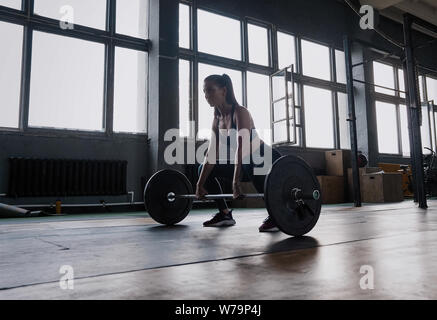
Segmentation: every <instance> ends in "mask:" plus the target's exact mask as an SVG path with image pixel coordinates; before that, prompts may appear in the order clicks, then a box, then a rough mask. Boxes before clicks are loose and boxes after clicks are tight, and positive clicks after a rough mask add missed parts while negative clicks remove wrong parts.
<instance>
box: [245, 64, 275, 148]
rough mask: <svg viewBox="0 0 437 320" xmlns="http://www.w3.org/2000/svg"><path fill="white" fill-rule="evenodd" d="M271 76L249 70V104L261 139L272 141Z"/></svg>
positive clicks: (267, 141)
mask: <svg viewBox="0 0 437 320" xmlns="http://www.w3.org/2000/svg"><path fill="white" fill-rule="evenodd" d="M268 87H269V77H268V76H265V75H262V74H257V73H253V72H247V104H248V109H249V111H250V113H251V115H252V118H253V121H254V122H255V127H256V129H257V132H258V134H259V136H260V137H261V139H262V140H263V141H265V142H266V143H268V144H270V143H271V130H270V123H271V119H270V107H269V106H270V98H269V91H268V89H266V88H268Z"/></svg>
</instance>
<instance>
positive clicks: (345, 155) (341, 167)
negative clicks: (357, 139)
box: [325, 150, 351, 176]
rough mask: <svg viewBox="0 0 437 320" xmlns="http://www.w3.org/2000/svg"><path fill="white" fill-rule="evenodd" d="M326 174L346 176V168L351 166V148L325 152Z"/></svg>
mask: <svg viewBox="0 0 437 320" xmlns="http://www.w3.org/2000/svg"><path fill="white" fill-rule="evenodd" d="M325 161H326V175H327V176H346V173H347V172H346V169H347V168H349V167H350V166H351V164H350V162H351V151H350V150H331V151H326V152H325Z"/></svg>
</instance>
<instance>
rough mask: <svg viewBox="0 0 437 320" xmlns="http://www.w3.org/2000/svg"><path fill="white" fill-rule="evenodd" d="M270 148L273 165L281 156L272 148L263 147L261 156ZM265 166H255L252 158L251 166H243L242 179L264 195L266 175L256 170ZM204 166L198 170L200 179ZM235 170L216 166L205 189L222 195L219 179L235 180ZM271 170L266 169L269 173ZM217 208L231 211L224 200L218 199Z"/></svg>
mask: <svg viewBox="0 0 437 320" xmlns="http://www.w3.org/2000/svg"><path fill="white" fill-rule="evenodd" d="M265 148H269V149H270V150H271V151H272V164H273V163H274V162H275V161H276V160H277V159H279V158H280V157H281V154H280V153H279V152H278V151H277V150H276V149H274V148H273V149H272V148H271V147H270V146H265V145H264V144H262V145H261V156H263V155H264V149H265ZM263 166H264V164H263V163H261V164H255V163H254V162H253V159H252V157H251V158H250V164H242V172H241V173H242V179H241V181H243V182H248V181H252V183H253V185H254V186H255V189H256V191H257V192H258V193H264V181H265V178H266V175H259V174H254V168H263ZM202 168H203V164H202V165H200V166H199V169H198V177H200V173H201V172H202ZM234 169H235V164H231V163H227V164H220V163H218V164H215V165H214V168H213V170H212V171H211V173H210V174H209V176H208V178H207V179H206V181H205V185H204V187H205V189H206V191H208V193H209V194H222V193H223V189H222V187H221V185H220V182H219V181H218V180H217V178H224V179H226V180H230V181H232V180H233V177H234ZM268 169H269V168H266V170H267V171H268ZM215 202H216V203H217V207H218V208H219V210H220V211H223V210H225V209H229V208H228V206H227V204H226V201H225V200H224V199H216V200H215Z"/></svg>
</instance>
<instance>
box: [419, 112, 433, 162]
mask: <svg viewBox="0 0 437 320" xmlns="http://www.w3.org/2000/svg"><path fill="white" fill-rule="evenodd" d="M429 129H430V127H429V112H428V106H427V105H424V106H422V126H421V127H420V134H421V137H422V148H423V153H424V154H430V153H431V151H429V150H428V149H425V147H427V148H431V134H430V132H429Z"/></svg>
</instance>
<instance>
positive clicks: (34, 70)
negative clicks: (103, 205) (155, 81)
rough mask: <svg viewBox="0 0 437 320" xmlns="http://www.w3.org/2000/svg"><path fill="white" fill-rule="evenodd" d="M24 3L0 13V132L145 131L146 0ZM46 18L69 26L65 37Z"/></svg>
mask: <svg viewBox="0 0 437 320" xmlns="http://www.w3.org/2000/svg"><path fill="white" fill-rule="evenodd" d="M27 2H29V3H31V4H34V5H33V6H32V5H31V6H30V7H29V8H27V10H28V12H27V13H26V15H23V13H21V12H15V11H11V10H8V12H7V13H6V12H5V11H0V41H1V42H2V43H3V44H5V46H3V47H4V49H5V50H0V97H1V103H0V112H1V114H2V116H1V117H0V128H15V129H20V130H21V131H23V132H26V133H33V132H41V131H44V132H48V133H50V132H51V133H56V134H59V133H60V132H61V131H62V130H69V131H70V134H71V131H72V130H74V131H75V133H76V134H80V132H79V131H84V132H85V134H86V135H90V134H91V135H99V136H105V135H108V134H109V135H111V134H113V133H114V132H116V133H118V132H122V133H128V134H138V133H145V132H146V120H147V96H148V94H147V79H148V50H149V41H145V40H147V37H148V32H147V31H148V27H147V26H148V21H147V17H148V2H149V0H130V1H108V0H94V1H88V0H51V1H46V0H44V1H43V0H33V1H27ZM27 2H25V1H21V0H16V1H13V0H0V6H7V7H12V8H15V9H20V8H21V4H22V3H27ZM11 19H12V20H11ZM51 19H55V20H59V21H66V22H72V23H73V28H70V26H66V27H67V28H66V29H68V30H65V33H64V30H63V27H64V26H63V25H58V23H53V21H51ZM4 20H11V21H17V24H12V23H8V22H4ZM109 21H115V24H114V23H107V22H109ZM23 25H25V26H27V28H28V30H29V35H31V37H25V36H24V32H23V29H24V28H23ZM79 26H81V27H79ZM83 26H84V27H86V28H87V30H88V31H87V32H84V30H85V29H84V28H83ZM35 28H36V29H35ZM126 36H130V38H127V37H126ZM6 44H7V45H6ZM23 44H24V46H23ZM3 47H2V48H3ZM25 49H26V50H25ZM27 49H29V50H27ZM24 66H27V67H28V68H24ZM90 132H91V133H90Z"/></svg>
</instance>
